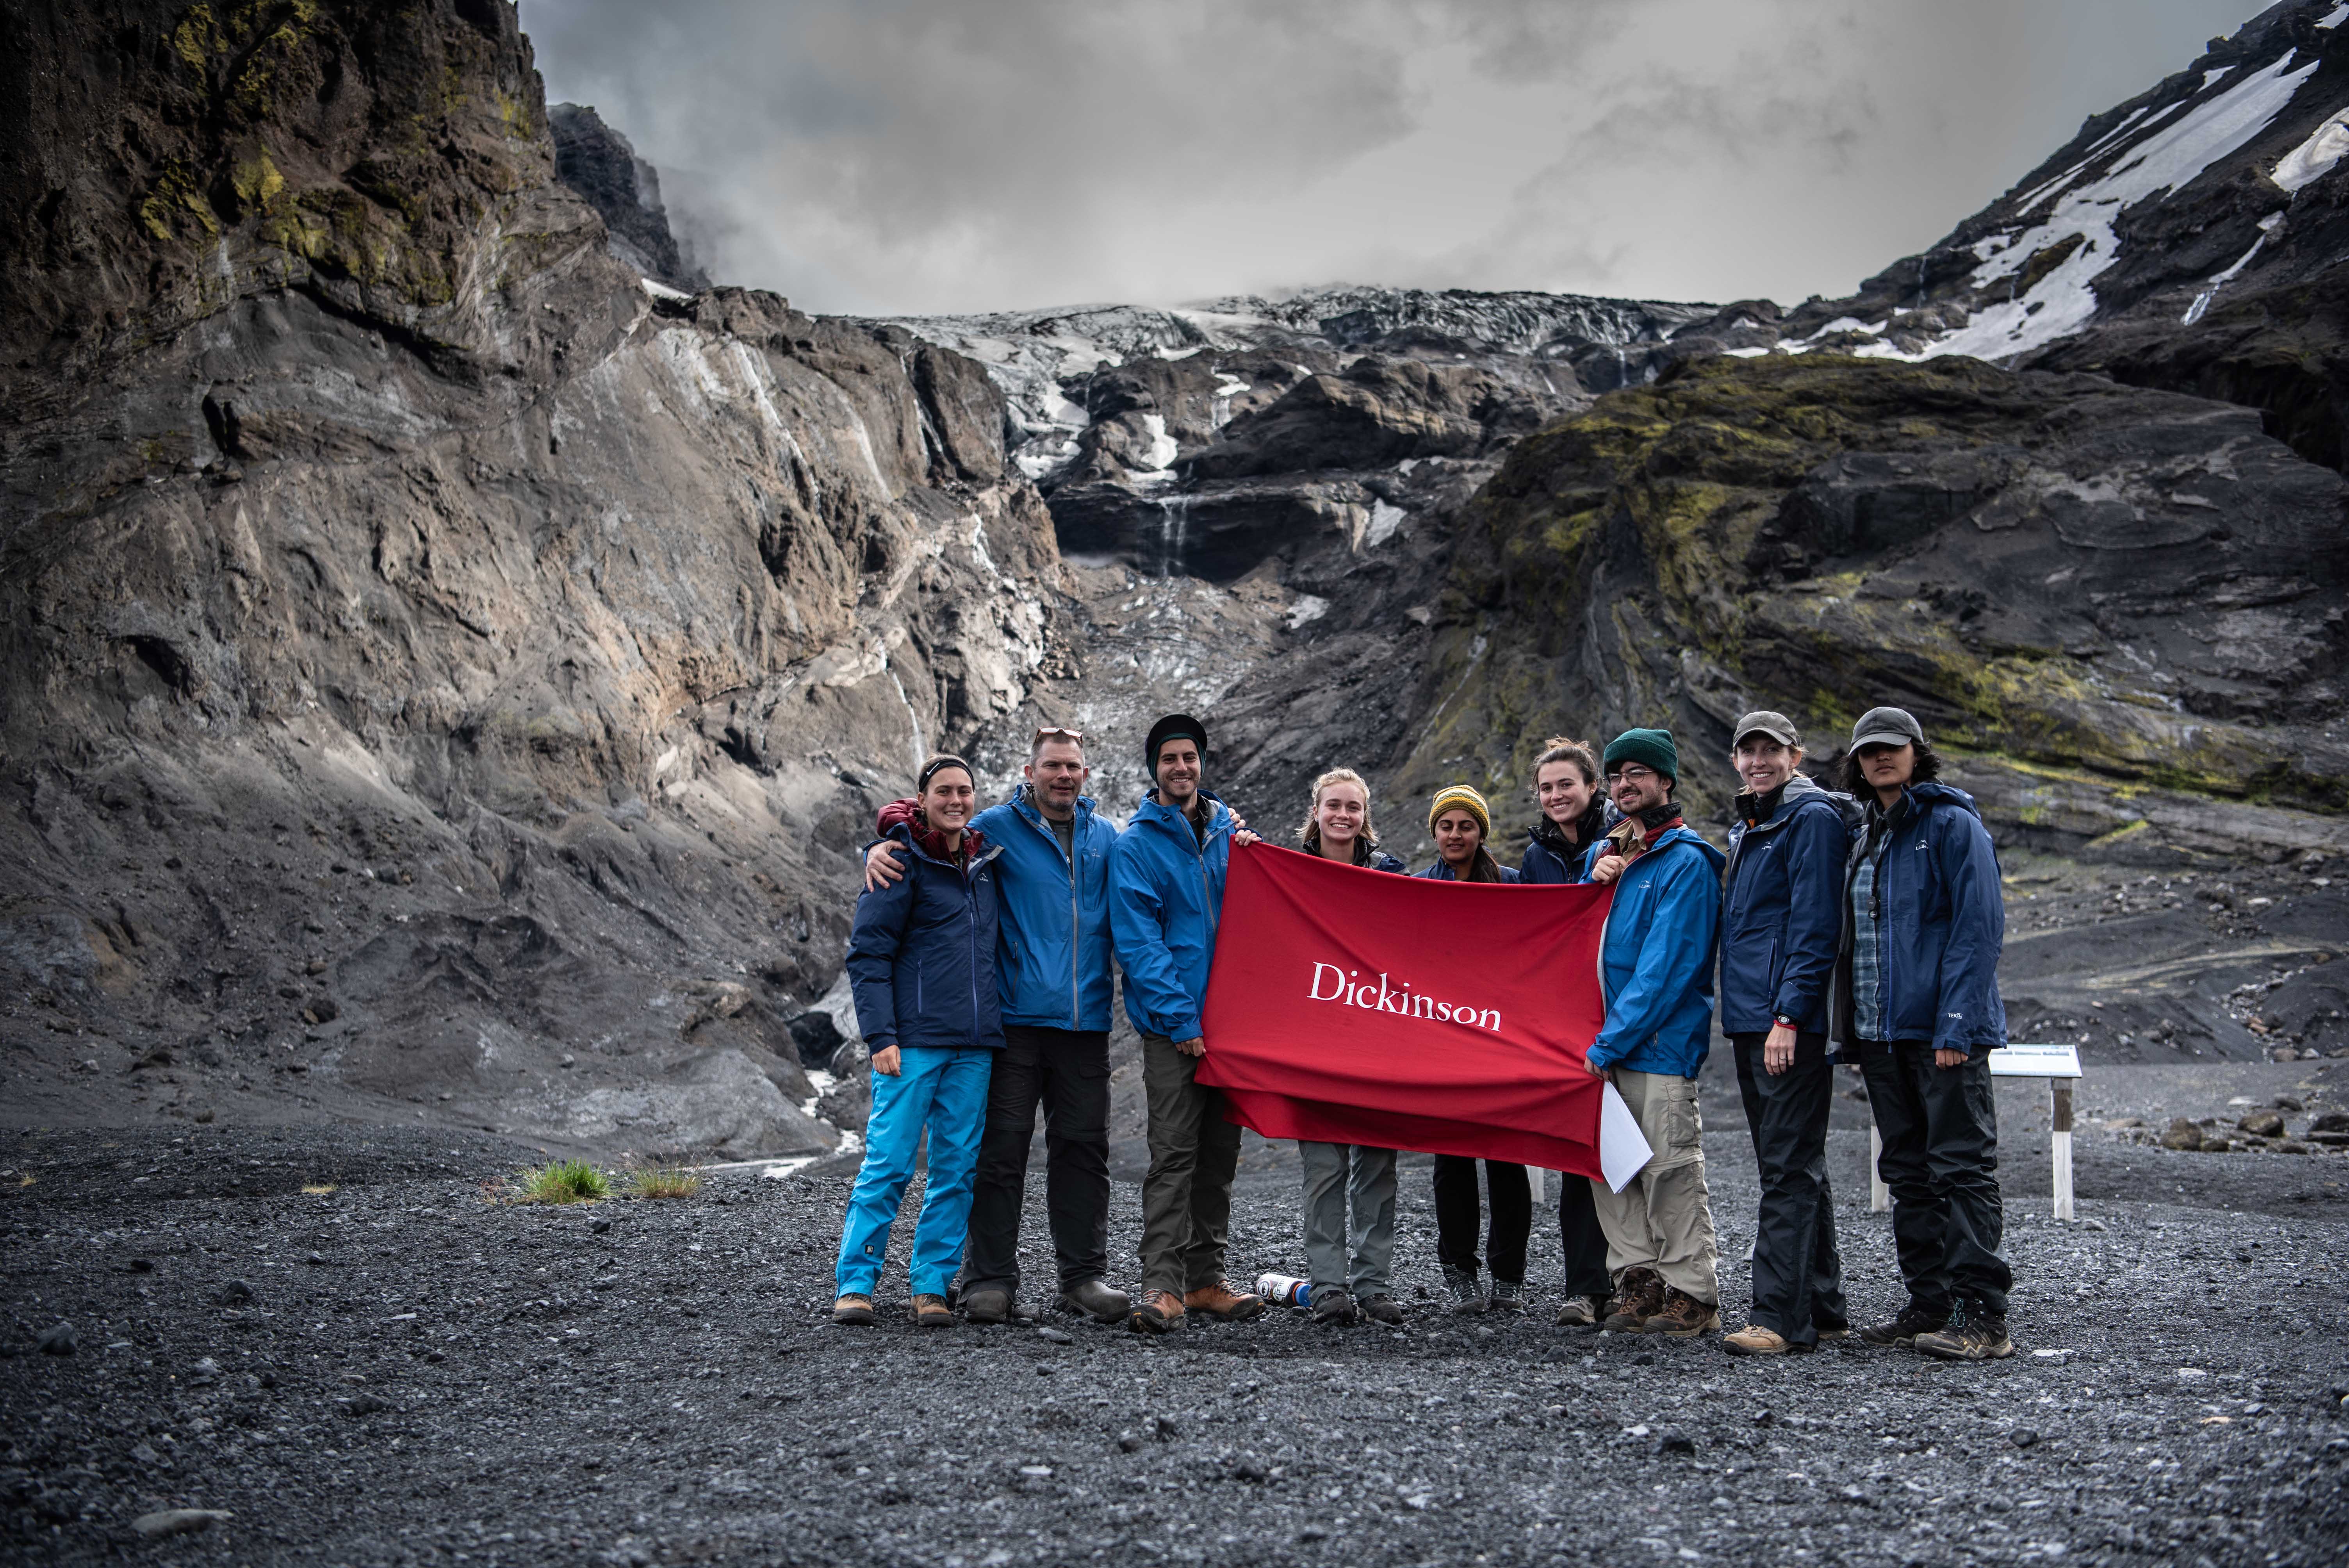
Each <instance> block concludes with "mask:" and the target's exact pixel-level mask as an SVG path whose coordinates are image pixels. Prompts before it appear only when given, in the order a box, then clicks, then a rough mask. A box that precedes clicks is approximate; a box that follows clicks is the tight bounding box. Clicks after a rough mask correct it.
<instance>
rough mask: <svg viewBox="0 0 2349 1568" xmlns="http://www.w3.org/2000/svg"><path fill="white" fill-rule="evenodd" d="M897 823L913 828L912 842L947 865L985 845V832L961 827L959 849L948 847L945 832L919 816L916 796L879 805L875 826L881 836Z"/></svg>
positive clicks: (972, 854)
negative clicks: (879, 811) (956, 852)
mask: <svg viewBox="0 0 2349 1568" xmlns="http://www.w3.org/2000/svg"><path fill="white" fill-rule="evenodd" d="M901 823H902V824H904V825H905V827H908V828H911V829H912V830H914V842H916V843H917V844H919V845H920V846H921V847H922V849H923V851H924V852H925V853H926V854H928V855H930V856H931V857H932V858H933V859H936V860H941V861H947V863H948V864H951V865H961V864H964V863H966V861H968V859H969V858H971V857H975V856H977V855H978V853H979V852H980V851H982V850H984V849H985V848H986V847H987V835H985V834H984V833H981V832H980V831H979V830H978V829H977V828H965V829H964V830H962V853H961V854H959V855H957V854H955V853H953V852H951V851H948V850H947V840H946V835H945V834H944V833H941V832H939V831H937V830H936V829H934V828H932V827H931V826H930V825H929V823H928V821H927V820H925V819H924V818H923V816H922V803H921V802H920V801H919V800H913V799H906V800H892V801H890V802H889V803H888V804H887V805H886V806H884V807H882V808H881V817H880V822H879V826H878V827H877V829H876V831H878V832H879V833H880V835H881V836H882V837H883V838H887V837H888V836H889V830H890V829H892V828H895V827H896V826H898V825H899V824H901Z"/></svg>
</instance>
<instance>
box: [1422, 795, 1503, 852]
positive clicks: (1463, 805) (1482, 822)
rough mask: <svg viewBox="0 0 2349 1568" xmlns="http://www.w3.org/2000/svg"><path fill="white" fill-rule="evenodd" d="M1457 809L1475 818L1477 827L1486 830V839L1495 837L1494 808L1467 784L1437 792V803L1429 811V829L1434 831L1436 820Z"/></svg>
mask: <svg viewBox="0 0 2349 1568" xmlns="http://www.w3.org/2000/svg"><path fill="white" fill-rule="evenodd" d="M1455 809H1456V810H1463V811H1465V812H1467V813H1468V814H1469V815H1470V816H1472V817H1474V818H1475V819H1476V826H1477V827H1479V828H1481V829H1482V830H1484V833H1485V837H1486V838H1488V839H1489V838H1491V837H1492V836H1493V811H1492V808H1491V807H1489V806H1487V805H1485V797H1483V796H1482V795H1479V794H1478V793H1476V791H1475V790H1474V789H1470V788H1468V786H1467V785H1465V784H1454V785H1453V786H1452V787H1451V788H1450V789H1442V790H1438V791H1437V792H1436V796H1435V803H1434V804H1433V805H1432V806H1430V807H1429V808H1428V809H1427V825H1428V827H1429V829H1430V830H1433V828H1434V826H1435V819H1436V818H1438V817H1441V816H1442V815H1444V812H1446V811H1450V810H1455Z"/></svg>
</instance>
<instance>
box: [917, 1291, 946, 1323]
mask: <svg viewBox="0 0 2349 1568" xmlns="http://www.w3.org/2000/svg"><path fill="white" fill-rule="evenodd" d="M914 1324H915V1326H916V1327H918V1328H952V1327H953V1326H954V1308H953V1307H950V1306H948V1305H947V1298H946V1297H945V1296H942V1295H917V1296H916V1297H915V1298H914Z"/></svg>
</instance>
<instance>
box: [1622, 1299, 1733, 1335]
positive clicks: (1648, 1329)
mask: <svg viewBox="0 0 2349 1568" xmlns="http://www.w3.org/2000/svg"><path fill="white" fill-rule="evenodd" d="M1720 1326H1721V1308H1719V1307H1717V1306H1707V1305H1705V1304H1704V1303H1703V1302H1701V1301H1699V1300H1697V1298H1696V1297H1694V1296H1692V1295H1689V1294H1688V1293H1687V1292H1686V1291H1682V1290H1668V1291H1666V1292H1664V1309H1663V1310H1662V1311H1661V1312H1659V1313H1655V1314H1653V1315H1651V1316H1650V1317H1649V1319H1648V1321H1647V1322H1645V1323H1643V1324H1641V1325H1640V1332H1642V1333H1645V1334H1661V1335H1663V1336H1667V1337H1668V1338H1672V1339H1694V1338H1695V1337H1696V1336H1698V1335H1700V1334H1709V1333H1711V1332H1712V1331H1713V1330H1714V1329H1716V1328H1719V1327H1720Z"/></svg>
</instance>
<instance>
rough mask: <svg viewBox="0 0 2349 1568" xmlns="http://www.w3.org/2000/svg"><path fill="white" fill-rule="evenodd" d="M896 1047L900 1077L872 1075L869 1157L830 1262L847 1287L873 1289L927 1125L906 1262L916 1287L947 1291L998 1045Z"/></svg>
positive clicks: (964, 1227)
mask: <svg viewBox="0 0 2349 1568" xmlns="http://www.w3.org/2000/svg"><path fill="white" fill-rule="evenodd" d="M897 1056H898V1070H897V1074H896V1076H895V1077H894V1078H892V1077H890V1076H888V1075H887V1074H885V1073H874V1075H873V1111H872V1114H871V1115H870V1116H869V1117H867V1118H866V1119H865V1122H864V1164H863V1165H862V1166H860V1167H859V1168H858V1169H857V1172H856V1187H855V1190H854V1191H851V1192H850V1193H849V1195H848V1219H847V1222H846V1223H845V1224H844V1225H843V1226H842V1228H841V1233H840V1263H839V1265H838V1267H837V1269H836V1270H835V1271H834V1272H835V1274H837V1276H838V1278H839V1281H840V1290H839V1294H840V1295H872V1294H873V1287H874V1285H875V1284H878V1283H879V1282H880V1279H881V1264H883V1262H884V1261H885V1260H886V1259H887V1257H888V1255H889V1227H890V1226H891V1225H892V1224H894V1223H895V1222H896V1219H897V1205H898V1204H900V1203H902V1202H905V1183H906V1182H908V1181H912V1180H913V1179H914V1154H915V1151H916V1150H918V1149H919V1148H920V1147H921V1142H922V1132H923V1130H924V1129H927V1130H928V1131H929V1135H930V1176H929V1184H928V1187H927V1188H926V1191H925V1192H924V1195H923V1198H922V1217H921V1219H920V1221H919V1222H917V1223H916V1225H915V1227H914V1255H913V1257H912V1259H911V1260H910V1262H909V1264H908V1266H907V1269H906V1272H907V1274H909V1275H911V1276H912V1277H911V1283H912V1285H913V1290H912V1293H911V1294H913V1295H946V1293H947V1281H948V1280H950V1279H952V1278H953V1277H954V1272H955V1268H956V1266H957V1264H959V1263H960V1262H961V1261H962V1249H963V1240H964V1237H965V1235H966V1233H968V1231H969V1229H970V1196H971V1173H972V1171H973V1170H974V1169H975V1168H976V1167H977V1166H978V1140H979V1134H980V1133H981V1132H983V1131H984V1130H986V1127H987V1080H988V1075H989V1073H990V1072H991V1071H992V1070H993V1068H994V1065H995V1053H994V1052H993V1051H990V1050H986V1049H983V1048H981V1047H964V1048H962V1049H959V1050H940V1049H936V1048H934V1047H920V1046H908V1047H902V1048H901V1049H900V1050H899V1051H898V1053H897Z"/></svg>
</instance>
